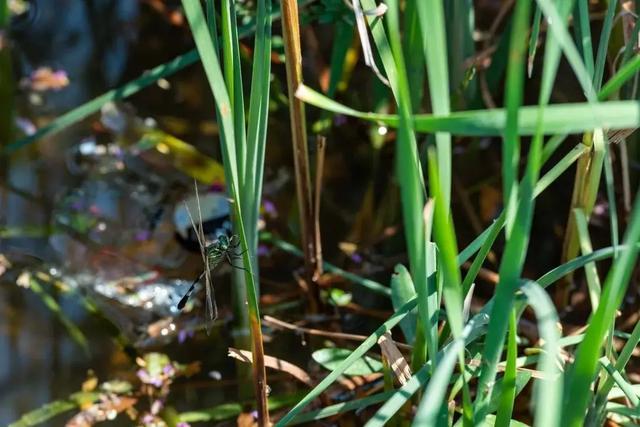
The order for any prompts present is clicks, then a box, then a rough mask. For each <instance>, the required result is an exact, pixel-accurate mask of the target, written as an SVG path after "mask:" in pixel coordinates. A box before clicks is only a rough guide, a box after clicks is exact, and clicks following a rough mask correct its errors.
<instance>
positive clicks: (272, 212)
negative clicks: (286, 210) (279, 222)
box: [262, 199, 278, 218]
mask: <svg viewBox="0 0 640 427" xmlns="http://www.w3.org/2000/svg"><path fill="white" fill-rule="evenodd" d="M262 206H263V207H264V211H265V213H267V214H268V215H269V216H270V217H272V218H277V217H278V209H276V205H275V204H274V203H273V202H272V201H271V200H268V199H265V200H263V201H262Z"/></svg>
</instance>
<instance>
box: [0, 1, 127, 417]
mask: <svg viewBox="0 0 640 427" xmlns="http://www.w3.org/2000/svg"><path fill="white" fill-rule="evenodd" d="M138 4H139V2H137V1H130V0H92V1H85V0H33V1H31V2H28V4H27V5H28V7H27V9H26V11H25V13H24V14H22V15H19V16H15V17H14V19H13V20H12V22H11V26H10V34H11V39H12V42H13V58H14V70H15V72H16V76H15V78H16V81H20V80H21V79H23V78H29V77H30V76H32V75H33V73H34V72H35V71H36V70H38V69H42V68H43V67H48V68H50V69H52V70H64V72H65V73H66V76H67V77H68V79H69V83H70V84H69V85H68V86H66V87H64V88H62V89H60V90H50V91H46V92H43V91H40V92H35V91H34V92H32V93H21V95H20V97H19V99H17V105H18V111H17V114H18V115H19V116H20V117H30V118H32V119H33V120H35V122H36V123H39V119H38V117H39V116H40V115H42V114H52V113H60V112H64V111H66V110H68V109H70V108H72V107H75V106H77V105H79V104H81V103H82V102H85V101H87V100H88V99H90V98H92V97H93V96H95V95H96V94H97V93H100V92H102V91H104V90H105V89H107V88H109V87H112V86H114V85H116V84H117V83H118V81H119V79H120V77H121V75H122V74H123V72H124V70H125V66H126V64H127V59H128V50H129V44H130V42H131V41H133V40H134V39H135V35H136V27H135V25H134V24H135V22H136V19H137V16H138V7H139V6H138ZM83 132H86V130H83V131H77V130H70V131H67V132H64V133H63V134H61V135H60V136H58V137H57V138H55V139H54V140H50V141H43V144H39V145H38V146H37V148H31V149H29V150H25V151H23V152H20V153H18V154H17V155H14V156H12V157H11V160H10V162H11V163H10V164H9V168H8V170H7V174H6V176H4V179H7V180H8V182H5V183H3V184H5V185H3V187H4V186H14V187H17V188H19V189H20V190H23V191H24V192H26V193H28V194H32V195H34V196H35V197H36V198H35V200H29V199H27V198H24V197H21V196H18V195H17V194H15V193H14V192H6V189H3V194H2V197H0V225H2V226H3V227H7V228H12V227H20V226H26V225H28V226H38V225H39V226H42V227H44V228H46V227H48V226H49V224H51V212H52V205H53V203H54V200H55V192H56V190H58V189H60V188H64V186H69V185H72V183H73V181H70V178H69V175H68V173H67V171H66V167H65V166H66V165H65V159H64V156H63V155H62V153H64V150H61V149H60V147H65V146H69V145H71V144H72V143H73V142H74V141H78V140H79V139H80V138H81V135H82V133H83ZM70 188H73V187H70ZM9 251H12V252H17V253H28V254H33V255H37V256H38V257H40V258H42V259H46V260H52V259H56V258H55V255H56V251H55V250H54V249H53V248H52V247H51V246H50V245H48V238H47V236H46V235H43V236H42V237H31V238H25V237H20V238H4V239H1V240H0V253H4V252H9ZM62 259H64V257H62ZM3 279H6V277H5V278H3ZM0 280H2V279H0ZM14 283H15V282H14ZM14 283H10V282H7V281H4V282H0V425H7V424H8V423H9V422H11V421H15V420H16V419H17V418H18V417H19V416H20V414H22V413H24V412H27V411H29V410H32V409H34V408H37V407H39V406H41V405H42V404H44V403H46V402H49V401H52V400H55V399H58V398H64V397H66V396H67V395H68V394H70V393H72V392H75V391H77V390H78V389H79V387H80V384H81V382H82V379H83V378H84V376H85V375H86V372H87V370H88V369H89V368H93V369H96V370H97V371H98V375H102V377H103V378H104V377H106V376H107V372H109V371H111V370H112V369H111V368H114V367H117V365H118V363H121V362H118V360H117V357H116V359H113V357H114V355H115V356H117V354H118V353H117V352H116V353H114V348H115V347H114V344H113V341H112V340H111V337H110V333H109V332H107V331H106V330H105V329H104V328H101V327H96V320H95V319H93V318H92V317H91V316H89V315H87V311H86V310H85V308H84V307H82V306H81V304H80V303H79V302H78V299H77V298H74V297H73V296H54V298H55V299H56V300H57V302H58V304H59V305H60V306H61V308H62V309H63V311H64V313H65V314H66V315H67V316H68V317H69V318H70V320H72V321H73V322H74V323H75V324H77V325H78V326H79V327H80V328H81V329H82V330H83V331H90V333H91V340H90V342H91V349H90V350H91V358H87V357H86V356H85V354H84V353H83V352H82V351H79V348H78V346H77V344H76V343H75V342H73V340H72V339H70V338H69V334H68V333H67V331H66V330H65V329H64V327H63V326H62V325H61V323H60V322H58V321H57V320H56V319H55V317H54V316H53V315H52V314H51V312H50V311H49V310H48V309H46V308H45V306H44V305H43V303H42V301H41V299H40V298H39V297H38V296H36V295H35V294H34V293H32V292H25V291H24V290H21V289H19V288H17V287H16V286H15V284H14ZM67 418H68V417H67ZM61 424H62V421H61V420H60V419H58V420H57V421H52V422H50V423H49V424H47V425H61Z"/></svg>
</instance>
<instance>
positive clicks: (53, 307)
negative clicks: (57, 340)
mask: <svg viewBox="0 0 640 427" xmlns="http://www.w3.org/2000/svg"><path fill="white" fill-rule="evenodd" d="M29 289H31V290H32V291H33V293H35V294H36V295H37V296H38V297H39V298H40V300H41V301H42V303H43V304H44V305H45V306H46V307H47V308H48V309H49V311H51V313H53V315H55V316H56V318H57V319H58V321H60V323H62V326H64V327H65V329H66V330H67V332H68V333H69V336H70V337H71V339H73V341H74V342H75V343H76V344H77V345H78V347H80V348H81V349H82V351H83V352H84V354H85V355H86V356H89V355H90V352H89V342H88V341H87V337H86V336H85V335H84V333H83V332H82V331H81V330H80V328H78V326H76V324H75V323H73V321H72V320H71V319H70V318H69V317H67V315H66V314H65V313H64V311H62V307H60V304H58V302H57V301H56V300H55V298H53V297H52V296H51V295H49V294H48V293H47V292H46V291H45V290H44V289H43V288H42V286H41V285H40V282H38V281H37V280H35V279H33V278H32V279H30V280H29Z"/></svg>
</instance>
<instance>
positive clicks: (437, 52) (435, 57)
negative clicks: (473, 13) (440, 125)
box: [414, 0, 464, 211]
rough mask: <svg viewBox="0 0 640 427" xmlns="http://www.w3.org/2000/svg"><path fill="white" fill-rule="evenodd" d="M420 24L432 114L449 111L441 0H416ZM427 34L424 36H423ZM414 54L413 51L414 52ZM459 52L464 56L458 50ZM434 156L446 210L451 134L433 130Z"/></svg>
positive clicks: (445, 47) (448, 191) (445, 113)
mask: <svg viewBox="0 0 640 427" xmlns="http://www.w3.org/2000/svg"><path fill="white" fill-rule="evenodd" d="M416 10H417V12H418V18H419V22H420V27H421V29H422V34H424V35H425V36H424V37H422V47H423V50H424V57H425V63H426V66H427V75H428V77H429V78H428V79H427V81H428V82H429V95H430V97H431V106H432V108H433V113H434V114H436V115H439V116H444V115H447V114H449V112H450V111H451V102H450V100H449V67H448V60H449V55H448V54H447V37H446V30H445V18H444V9H443V4H442V1H441V0H418V2H417V4H416ZM427 34H428V35H429V36H428V37H426V35H427ZM415 54H416V53H414V55H415ZM459 55H464V53H463V52H460V53H459ZM436 147H437V148H436V149H437V156H438V174H439V177H440V185H441V186H442V189H441V194H442V197H443V201H442V203H443V206H444V208H445V210H446V211H448V210H449V204H450V199H451V134H450V133H447V132H438V133H436Z"/></svg>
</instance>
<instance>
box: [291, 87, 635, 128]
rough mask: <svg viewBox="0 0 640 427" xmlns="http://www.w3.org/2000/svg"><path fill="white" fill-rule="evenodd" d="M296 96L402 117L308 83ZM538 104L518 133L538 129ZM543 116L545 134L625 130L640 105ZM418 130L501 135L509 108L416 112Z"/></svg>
mask: <svg viewBox="0 0 640 427" xmlns="http://www.w3.org/2000/svg"><path fill="white" fill-rule="evenodd" d="M296 96H297V97H299V98H300V99H302V100H304V101H305V102H306V103H308V104H311V105H314V106H316V107H319V108H322V109H326V110H329V111H332V112H334V113H339V114H344V115H347V116H352V117H358V118H361V119H364V120H368V121H371V122H378V123H384V124H385V125H388V126H392V127H397V126H398V123H399V121H398V116H396V115H391V114H376V113H365V112H362V111H358V110H355V109H353V108H350V107H347V106H345V105H342V104H340V103H338V102H336V101H333V100H331V99H329V98H327V97H326V96H324V95H322V94H320V93H318V92H316V91H314V90H313V89H311V88H309V87H307V86H304V85H303V86H300V87H299V88H298V90H297V92H296ZM537 108H538V107H536V106H525V107H521V108H520V112H519V115H518V134H519V135H520V136H531V135H534V134H535V132H536V127H537V120H538V111H537ZM545 111H546V113H545V114H544V116H543V117H542V118H541V123H540V126H541V127H542V129H541V131H542V132H543V134H544V135H554V134H568V133H581V132H585V131H588V130H593V129H594V128H598V127H602V128H607V129H625V128H633V127H636V125H637V124H638V123H640V106H639V105H638V103H637V102H635V101H609V102H602V103H593V104H589V103H567V104H554V105H549V106H547V107H546V109H545ZM413 124H414V130H415V131H416V132H427V133H434V132H450V133H452V134H454V135H461V136H462V135H466V136H501V135H502V134H503V133H504V128H505V126H506V111H505V110H504V109H502V108H496V109H492V110H470V111H461V112H453V113H451V114H449V115H448V116H434V115H431V114H416V115H414V116H413Z"/></svg>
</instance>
